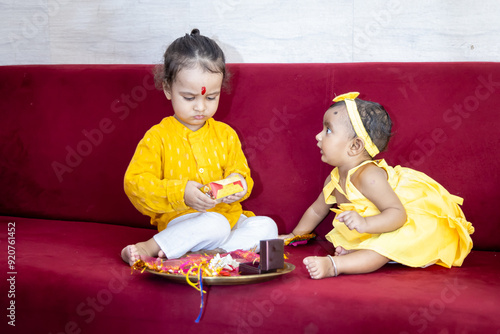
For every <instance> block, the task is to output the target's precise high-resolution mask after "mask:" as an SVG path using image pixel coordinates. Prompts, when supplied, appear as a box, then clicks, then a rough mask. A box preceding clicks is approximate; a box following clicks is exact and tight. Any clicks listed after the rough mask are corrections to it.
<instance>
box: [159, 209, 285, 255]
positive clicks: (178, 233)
mask: <svg viewBox="0 0 500 334" xmlns="http://www.w3.org/2000/svg"><path fill="white" fill-rule="evenodd" d="M277 237H278V227H277V226H276V223H275V222H274V220H272V219H271V218H269V217H265V216H256V217H246V216H245V215H241V216H240V219H239V220H238V222H237V223H236V225H234V226H233V228H232V229H231V228H230V226H229V221H228V220H227V219H226V217H224V216H223V215H221V214H220V213H216V212H203V213H202V212H195V213H188V214H186V215H183V216H180V217H177V218H175V219H173V220H172V221H170V222H169V223H168V225H167V228H166V229H164V230H163V231H161V232H159V233H157V234H155V235H154V236H153V238H154V239H155V241H156V243H157V244H158V245H159V246H160V248H161V250H162V251H163V252H164V253H165V256H166V257H167V258H168V259H177V258H179V257H181V256H182V255H184V254H186V253H187V252H196V251H199V250H202V249H205V250H212V249H216V248H222V249H223V250H225V251H226V252H231V251H235V250H237V249H242V250H250V249H252V248H255V247H256V246H257V248H256V249H257V250H256V251H257V252H259V251H260V250H259V245H260V240H266V239H275V238H277Z"/></svg>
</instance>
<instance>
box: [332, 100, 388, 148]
mask: <svg viewBox="0 0 500 334" xmlns="http://www.w3.org/2000/svg"><path fill="white" fill-rule="evenodd" d="M358 95H359V93H358V92H350V93H346V94H342V95H339V96H337V97H335V98H334V99H333V102H339V101H344V102H345V105H346V107H347V114H348V115H349V119H350V120H351V124H352V127H353V128H354V132H356V135H357V136H358V137H360V138H361V139H363V140H364V141H365V149H366V150H367V151H368V154H370V156H371V157H374V156H376V155H377V154H378V153H379V152H380V151H379V150H378V148H377V146H375V144H374V143H373V141H372V139H371V138H370V136H369V135H368V132H366V129H365V126H364V125H363V122H362V121H361V116H360V115H359V111H358V107H357V106H356V102H354V99H355V98H356V97H358Z"/></svg>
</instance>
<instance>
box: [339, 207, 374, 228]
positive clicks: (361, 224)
mask: <svg viewBox="0 0 500 334" xmlns="http://www.w3.org/2000/svg"><path fill="white" fill-rule="evenodd" d="M337 220H338V221H339V222H342V223H344V224H345V226H347V228H348V229H350V230H351V231H352V230H356V231H358V232H359V233H365V232H366V227H367V224H366V219H365V218H363V217H361V215H360V214H359V213H357V212H356V211H344V212H342V213H340V214H338V215H337Z"/></svg>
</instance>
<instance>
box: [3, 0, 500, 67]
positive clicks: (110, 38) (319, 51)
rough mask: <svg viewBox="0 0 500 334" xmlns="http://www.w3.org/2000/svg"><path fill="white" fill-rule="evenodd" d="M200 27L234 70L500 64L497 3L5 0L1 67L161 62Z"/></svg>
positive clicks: (499, 5) (490, 0)
mask: <svg viewBox="0 0 500 334" xmlns="http://www.w3.org/2000/svg"><path fill="white" fill-rule="evenodd" d="M193 27H197V28H199V29H200V30H201V33H202V34H204V35H207V36H210V37H212V38H215V39H216V40H217V41H218V42H219V43H220V45H221V46H222V48H223V50H224V51H225V52H226V56H227V58H228V62H244V63H253V62H263V63H273V62H279V63H294V62H366V61H500V1H497V0H483V1H481V2H478V1H477V0H420V1H409V0H353V1H347V0H335V1H329V0H307V1H306V0H302V1H296V0H290V1H286V0H278V1H258V0H254V1H247V0H215V1H209V0H189V1H187V0H124V1H118V0H89V1H76V0H74V1H70V0H22V1H21V0H0V29H1V30H0V31H1V34H0V65H6V64H64V63H96V64H103V63H114V64H116V63H131V64H132V63H144V64H150V63H158V62H160V61H161V56H162V53H163V51H164V49H165V48H166V46H167V45H168V44H169V43H170V42H171V41H172V40H173V39H175V38H177V37H179V36H181V35H183V34H185V33H187V32H190V30H191V29H192V28H193Z"/></svg>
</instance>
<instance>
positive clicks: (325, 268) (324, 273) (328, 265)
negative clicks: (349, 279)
mask: <svg viewBox="0 0 500 334" xmlns="http://www.w3.org/2000/svg"><path fill="white" fill-rule="evenodd" d="M333 261H334V260H333V259H330V257H328V256H323V257H318V256H308V257H306V258H305V259H304V261H303V262H304V264H305V265H306V268H307V271H308V272H309V275H310V276H311V278H313V279H321V278H325V277H334V276H336V272H335V268H334V265H333Z"/></svg>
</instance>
